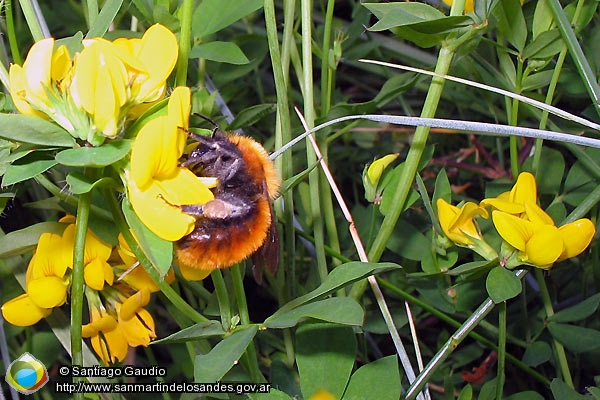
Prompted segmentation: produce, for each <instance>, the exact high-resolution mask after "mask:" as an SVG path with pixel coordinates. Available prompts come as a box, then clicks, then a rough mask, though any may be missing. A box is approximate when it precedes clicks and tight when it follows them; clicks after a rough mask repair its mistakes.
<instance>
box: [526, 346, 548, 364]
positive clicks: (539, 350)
mask: <svg viewBox="0 0 600 400" xmlns="http://www.w3.org/2000/svg"><path fill="white" fill-rule="evenodd" d="M550 357H552V349H551V348H550V345H549V344H548V343H546V342H533V343H531V344H530V345H529V346H527V348H526V349H525V354H523V362H524V363H525V364H527V365H529V366H530V367H537V366H538V365H540V364H543V363H545V362H546V361H548V360H550Z"/></svg>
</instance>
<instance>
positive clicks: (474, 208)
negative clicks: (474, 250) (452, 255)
mask: <svg viewBox="0 0 600 400" xmlns="http://www.w3.org/2000/svg"><path fill="white" fill-rule="evenodd" d="M437 208H438V218H439V220H440V225H441V226H442V230H443V231H444V233H445V234H446V236H448V239H450V240H452V241H453V242H454V243H456V244H458V245H461V246H469V245H472V244H473V240H482V239H483V237H482V236H481V233H480V232H479V229H478V228H477V226H476V225H475V222H474V221H473V218H474V217H475V216H476V215H480V216H482V217H483V218H488V212H487V211H486V210H485V209H484V208H482V207H479V206H478V205H477V204H475V203H471V202H468V203H465V204H463V205H462V207H456V206H453V205H451V204H448V203H447V202H446V200H444V199H438V201H437Z"/></svg>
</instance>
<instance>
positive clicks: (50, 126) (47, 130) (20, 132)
mask: <svg viewBox="0 0 600 400" xmlns="http://www.w3.org/2000/svg"><path fill="white" fill-rule="evenodd" d="M0 138H2V139H7V140H11V141H13V142H22V143H32V144H38V145H42V146H57V147H71V146H73V145H74V144H75V139H73V137H72V136H71V135H70V134H69V132H67V131H66V130H64V129H63V128H61V127H60V126H58V125H56V124H55V123H53V122H50V121H46V120H44V119H41V118H39V117H33V116H31V115H23V114H4V113H0Z"/></svg>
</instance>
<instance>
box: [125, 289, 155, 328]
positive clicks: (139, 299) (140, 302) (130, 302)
mask: <svg viewBox="0 0 600 400" xmlns="http://www.w3.org/2000/svg"><path fill="white" fill-rule="evenodd" d="M149 302H150V291H149V290H146V289H142V290H139V291H137V292H136V293H134V294H133V295H132V296H130V297H128V298H127V300H125V301H124V302H123V305H122V306H121V308H120V310H119V317H120V318H121V319H123V320H129V319H131V318H133V317H135V314H136V313H137V312H138V311H139V310H140V309H141V308H142V307H144V306H145V305H147V304H148V303H149Z"/></svg>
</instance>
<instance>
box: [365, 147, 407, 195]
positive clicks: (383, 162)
mask: <svg viewBox="0 0 600 400" xmlns="http://www.w3.org/2000/svg"><path fill="white" fill-rule="evenodd" d="M398 155H399V154H398V153H395V154H388V155H386V156H383V157H381V158H379V159H377V160H375V161H373V162H372V163H371V164H370V165H369V166H368V167H366V168H365V170H364V171H363V186H364V187H365V198H366V199H367V200H368V201H377V186H378V185H379V180H380V179H381V176H382V175H383V172H384V171H385V169H386V168H387V167H388V166H389V165H390V164H391V163H393V162H394V160H396V158H398Z"/></svg>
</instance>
